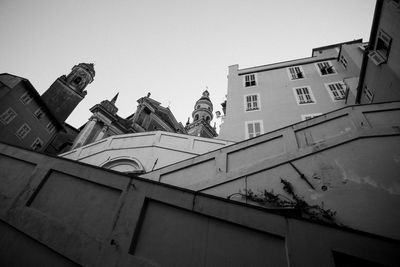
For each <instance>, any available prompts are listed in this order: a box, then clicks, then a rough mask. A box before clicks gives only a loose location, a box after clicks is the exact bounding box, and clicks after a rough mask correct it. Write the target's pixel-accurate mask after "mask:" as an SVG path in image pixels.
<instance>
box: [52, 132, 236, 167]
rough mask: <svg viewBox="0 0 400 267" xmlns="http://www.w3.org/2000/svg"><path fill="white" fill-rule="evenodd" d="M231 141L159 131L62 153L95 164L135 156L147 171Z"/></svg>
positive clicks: (104, 141)
mask: <svg viewBox="0 0 400 267" xmlns="http://www.w3.org/2000/svg"><path fill="white" fill-rule="evenodd" d="M230 144H233V142H230V141H224V140H219V139H209V138H202V137H195V136H190V135H184V134H175V133H169V132H162V131H155V132H146V133H135V134H124V135H114V136H111V137H108V138H106V139H103V140H100V141H98V142H95V143H91V144H89V145H86V146H83V147H80V148H78V149H75V150H71V151H69V152H66V153H63V154H61V155H60V156H61V157H64V158H68V159H72V160H76V161H80V162H84V163H88V164H91V165H95V166H103V165H104V164H109V163H110V162H112V161H113V160H120V159H127V160H128V159H132V160H134V161H136V162H139V163H140V164H139V165H140V166H141V169H142V170H144V171H146V172H147V171H151V170H153V169H158V168H161V167H164V166H167V165H170V164H173V163H176V162H179V161H182V160H185V159H188V158H192V157H194V156H197V155H200V154H203V153H207V152H210V151H213V150H216V149H219V148H222V147H225V146H227V145H230Z"/></svg>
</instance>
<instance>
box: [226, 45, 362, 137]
mask: <svg viewBox="0 0 400 267" xmlns="http://www.w3.org/2000/svg"><path fill="white" fill-rule="evenodd" d="M353 46H354V44H353ZM331 50H332V49H331ZM331 50H327V52H326V53H322V54H320V55H318V56H316V57H311V58H305V59H299V60H293V61H288V62H282V63H276V64H271V65H267V66H259V67H253V68H248V69H239V66H238V65H233V66H230V67H229V75H228V94H227V114H226V117H225V119H224V122H223V124H221V131H220V135H219V136H220V138H222V139H227V140H234V141H241V140H244V139H245V138H246V135H245V131H246V127H245V122H248V121H258V120H260V121H262V122H263V133H267V132H270V131H273V130H276V129H279V128H282V127H285V126H287V125H290V124H293V123H296V122H299V121H301V120H302V115H308V114H318V113H319V114H323V113H326V112H329V111H332V110H335V109H338V108H341V107H344V106H345V100H334V99H333V98H332V97H331V95H330V93H329V90H328V88H327V87H326V85H325V84H327V83H332V82H340V81H343V80H344V78H349V77H351V76H352V75H353V74H351V73H349V71H348V70H346V69H344V68H343V66H342V65H341V63H339V62H338V61H337V55H338V50H339V49H336V48H335V49H333V50H332V51H331ZM356 58H357V57H355V59H356ZM321 61H329V62H330V63H331V64H332V65H333V67H334V69H335V70H336V74H330V75H325V76H321V75H320V73H319V71H318V70H317V67H316V65H315V64H316V62H321ZM349 61H350V60H349ZM360 61H361V58H360ZM289 66H301V67H302V69H303V71H304V75H305V78H304V79H298V80H290V78H289V75H288V70H287V67H289ZM250 73H254V74H255V75H256V80H257V85H256V86H251V87H245V86H244V81H243V79H244V77H245V75H246V74H250ZM356 76H358V74H357V75H356ZM300 86H309V87H310V89H311V91H312V94H313V96H314V99H315V102H314V103H311V104H298V103H297V101H296V97H295V92H294V89H293V88H295V87H300ZM249 94H259V98H260V106H261V108H260V109H259V110H255V111H245V107H244V98H245V96H246V95H249Z"/></svg>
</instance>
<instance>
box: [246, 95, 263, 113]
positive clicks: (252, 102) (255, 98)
mask: <svg viewBox="0 0 400 267" xmlns="http://www.w3.org/2000/svg"><path fill="white" fill-rule="evenodd" d="M259 99H260V96H259V94H254V95H246V96H244V100H245V104H244V105H245V110H246V111H252V110H259V109H260V103H259Z"/></svg>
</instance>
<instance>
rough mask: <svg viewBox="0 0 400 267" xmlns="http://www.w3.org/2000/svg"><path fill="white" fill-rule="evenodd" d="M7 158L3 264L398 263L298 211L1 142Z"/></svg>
mask: <svg viewBox="0 0 400 267" xmlns="http://www.w3.org/2000/svg"><path fill="white" fill-rule="evenodd" d="M0 157H1V160H0V177H1V179H0V198H1V201H0V265H1V266H28V265H29V266H79V265H80V266H82V265H83V266H349V264H353V266H372V265H374V264H382V265H385V266H397V265H398V251H399V249H400V245H399V242H398V241H396V240H393V239H388V238H383V237H379V236H374V235H370V234H365V233H363V232H359V231H354V230H350V229H346V228H343V227H337V226H332V225H330V226H328V225H325V224H315V223H311V222H309V221H306V220H302V219H298V218H297V217H296V215H295V214H292V213H291V211H290V210H276V209H275V210H268V209H260V208H257V207H254V206H250V205H246V204H242V203H237V202H233V201H228V200H224V199H219V198H215V197H211V196H207V195H205V194H202V193H196V192H193V191H188V190H185V189H180V188H176V187H173V186H168V185H163V184H160V183H156V182H151V181H149V180H144V179H140V178H136V177H132V176H127V175H123V174H120V173H117V172H112V171H107V170H104V169H101V168H98V167H94V166H90V165H86V164H82V163H78V162H74V161H70V160H67V159H63V158H56V157H50V156H46V155H43V154H38V153H35V152H32V151H27V150H23V149H20V148H16V147H12V146H9V145H5V144H1V143H0ZM388 204H390V203H388Z"/></svg>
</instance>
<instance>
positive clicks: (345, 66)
mask: <svg viewBox="0 0 400 267" xmlns="http://www.w3.org/2000/svg"><path fill="white" fill-rule="evenodd" d="M339 61H340V63H342V65H343V67H344V68H345V69H347V59H346V58H345V57H344V56H343V55H341V56H340V59H339Z"/></svg>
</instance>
